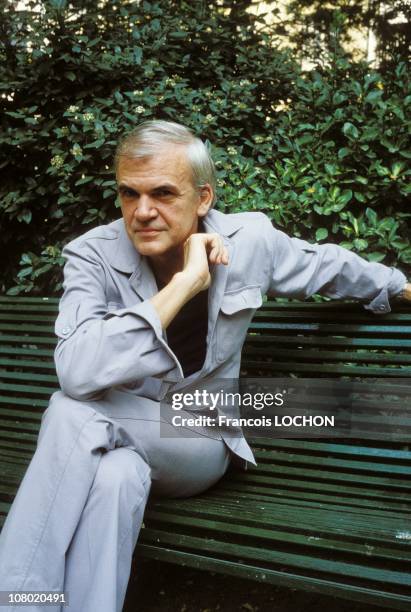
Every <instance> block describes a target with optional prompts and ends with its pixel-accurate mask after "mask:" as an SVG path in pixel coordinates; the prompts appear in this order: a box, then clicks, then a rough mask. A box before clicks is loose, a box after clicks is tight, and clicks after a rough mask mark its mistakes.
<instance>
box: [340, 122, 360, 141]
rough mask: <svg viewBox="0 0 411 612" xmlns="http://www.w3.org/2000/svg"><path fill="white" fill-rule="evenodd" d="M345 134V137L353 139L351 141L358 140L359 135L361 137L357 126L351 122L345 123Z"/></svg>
mask: <svg viewBox="0 0 411 612" xmlns="http://www.w3.org/2000/svg"><path fill="white" fill-rule="evenodd" d="M343 133H344V135H345V136H347V137H348V138H351V139H354V138H358V137H359V135H360V132H359V131H358V129H357V128H356V127H355V125H354V124H353V123H350V122H349V121H347V122H346V123H344V125H343Z"/></svg>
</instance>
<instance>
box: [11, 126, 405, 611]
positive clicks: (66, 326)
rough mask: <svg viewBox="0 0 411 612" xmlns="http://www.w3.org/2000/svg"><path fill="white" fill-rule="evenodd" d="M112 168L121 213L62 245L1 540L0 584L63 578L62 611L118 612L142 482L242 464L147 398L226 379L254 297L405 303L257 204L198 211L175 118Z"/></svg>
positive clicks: (208, 169) (395, 280)
mask: <svg viewBox="0 0 411 612" xmlns="http://www.w3.org/2000/svg"><path fill="white" fill-rule="evenodd" d="M116 173H117V181H118V191H119V196H120V201H121V207H122V214H123V218H122V219H120V220H118V221H115V222H114V223H111V224H110V225H107V226H102V227H99V228H96V229H93V230H91V231H89V232H87V233H86V234H85V235H83V236H80V238H78V239H76V240H74V241H73V242H71V243H70V244H69V245H68V246H67V247H66V249H65V251H64V255H65V257H66V258H67V263H66V266H65V282H64V289H65V290H64V295H63V297H62V300H61V303H60V314H59V317H58V319H57V322H56V334H57V336H58V338H59V342H58V346H57V349H56V354H55V359H56V368H57V373H58V377H59V381H60V385H61V391H59V392H57V393H56V394H54V395H53V397H52V399H51V402H50V405H49V407H48V409H47V410H46V412H45V414H44V416H43V419H42V426H41V431H40V435H39V440H38V447H37V450H36V453H35V455H34V457H33V460H32V462H31V464H30V466H29V468H28V470H27V473H26V475H25V477H24V480H23V482H22V484H21V487H20V489H19V492H18V494H17V496H16V499H15V502H14V504H13V506H12V509H11V510H10V513H9V517H8V519H7V522H6V524H5V526H4V528H3V532H2V538H1V551H0V590H8V591H10V590H11V591H27V590H38V591H63V590H64V591H66V592H67V593H68V597H69V604H70V606H69V609H72V610H74V611H75V612H95V611H96V610H99V612H115V611H120V610H121V609H122V605H123V601H124V596H125V592H126V587H127V582H128V578H129V572H130V564H131V558H132V553H133V549H134V546H135V543H136V541H137V537H138V533H139V529H140V526H141V523H142V519H143V513H144V508H145V504H146V501H147V498H148V495H149V492H150V490H151V491H152V492H153V493H155V494H157V495H166V496H175V497H179V496H189V495H194V494H196V493H199V492H200V491H203V490H205V489H207V488H208V487H209V486H211V485H212V484H213V483H215V482H216V481H217V480H218V479H219V478H221V476H222V475H223V474H224V472H225V471H226V469H227V467H228V465H229V463H230V461H231V460H232V459H234V460H235V461H237V462H238V463H241V462H243V464H244V463H246V462H247V461H251V462H254V458H253V455H252V452H251V450H250V448H249V446H248V444H247V442H246V441H245V439H244V438H242V437H230V436H229V435H228V434H229V432H227V431H223V430H218V429H217V430H216V429H215V428H214V429H213V430H212V429H211V428H209V429H207V428H206V427H205V428H202V429H198V430H197V431H195V432H194V434H193V432H189V434H190V435H188V436H184V435H183V434H184V432H183V431H181V432H177V431H176V428H173V427H172V425H171V424H170V414H171V409H170V411H167V407H166V408H165V409H164V410H162V411H161V414H160V409H159V405H160V404H159V402H160V400H162V399H164V398H165V397H166V395H167V394H168V393H169V392H170V391H174V390H178V389H187V388H188V387H190V386H193V385H200V384H201V383H202V381H207V380H208V381H212V380H213V379H216V378H236V377H237V376H238V373H239V367H240V355H241V347H242V344H243V341H244V338H245V335H246V331H247V327H248V324H249V322H250V320H251V318H252V316H253V314H254V311H255V309H256V308H258V307H259V306H260V305H261V303H262V296H263V295H264V294H265V293H268V294H271V295H274V296H290V297H300V298H304V297H307V296H309V295H312V294H313V293H315V292H322V293H323V294H325V295H328V296H330V297H333V298H343V297H351V298H357V299H362V300H366V301H368V302H369V303H368V305H367V306H366V308H368V309H370V310H372V311H374V312H388V311H389V309H390V307H389V301H388V300H389V298H391V297H394V296H398V295H402V297H404V298H406V299H411V286H410V285H409V284H406V279H405V277H404V275H403V274H402V273H401V272H399V271H398V270H395V269H392V268H388V267H386V266H383V265H381V264H378V263H369V262H366V261H364V260H363V259H361V258H360V257H358V256H356V255H355V254H353V253H351V252H349V251H347V250H345V249H342V248H340V247H338V246H335V245H311V244H309V243H307V242H304V241H302V240H299V239H296V238H289V237H288V236H286V235H285V234H284V233H282V232H280V231H278V230H275V229H274V228H273V227H272V225H271V223H270V221H269V220H268V219H267V217H265V216H264V215H262V214H260V213H245V214H238V215H223V214H221V213H219V212H217V211H214V210H212V209H211V208H212V204H213V202H214V199H215V175H214V168H213V163H212V160H211V158H210V156H209V153H208V151H207V149H206V147H205V146H204V144H203V143H202V142H201V141H200V140H199V139H197V138H195V137H194V136H193V134H192V133H191V132H190V131H189V130H188V129H187V128H185V127H184V126H181V125H178V124H174V123H170V122H164V121H153V122H146V123H144V124H142V125H140V126H139V127H138V128H137V129H136V130H134V131H133V132H132V133H131V134H129V135H128V136H126V137H125V138H124V139H123V141H122V142H121V143H120V145H119V147H118V150H117V154H116ZM180 414H181V413H180ZM160 421H161V422H162V428H163V429H162V431H164V430H165V431H166V432H167V430H168V431H169V433H170V435H163V436H160V433H159V429H160V428H159V422H160ZM10 609H11V608H10ZM29 609H30V610H42V607H41V606H30V607H29Z"/></svg>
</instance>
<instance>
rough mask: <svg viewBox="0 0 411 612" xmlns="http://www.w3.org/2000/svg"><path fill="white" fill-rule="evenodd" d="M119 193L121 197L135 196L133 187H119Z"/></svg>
mask: <svg viewBox="0 0 411 612" xmlns="http://www.w3.org/2000/svg"><path fill="white" fill-rule="evenodd" d="M120 195H122V196H123V198H135V197H136V195H137V194H136V192H135V191H134V189H127V188H123V189H120Z"/></svg>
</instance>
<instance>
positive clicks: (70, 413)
mask: <svg viewBox="0 0 411 612" xmlns="http://www.w3.org/2000/svg"><path fill="white" fill-rule="evenodd" d="M95 413H96V411H95V409H94V408H93V406H92V405H91V402H79V401H77V400H74V399H72V398H71V397H69V396H68V395H65V394H64V393H63V392H62V391H57V392H56V393H54V394H53V395H52V396H51V398H50V402H49V405H48V407H47V408H46V410H45V411H44V413H43V415H42V417H41V427H40V432H39V437H38V444H39V443H40V442H41V440H42V438H43V436H44V435H45V433H46V432H49V431H50V432H52V431H53V430H54V429H55V428H58V431H59V432H60V433H61V432H63V431H65V430H67V429H70V430H73V431H76V430H79V429H81V427H83V425H84V424H85V423H86V422H87V420H89V419H91V418H93V416H94V415H95Z"/></svg>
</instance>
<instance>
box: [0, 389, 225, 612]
mask: <svg viewBox="0 0 411 612" xmlns="http://www.w3.org/2000/svg"><path fill="white" fill-rule="evenodd" d="M180 414H181V413H180ZM162 415H163V413H162ZM161 420H163V416H161ZM166 420H168V419H166ZM165 427H169V428H172V426H171V425H167V424H166V425H165ZM176 429H179V428H176ZM176 429H174V428H173V431H172V430H171V429H170V432H171V433H172V434H173V435H174V437H162V436H160V406H159V403H158V402H155V401H153V400H149V399H146V398H141V397H140V398H139V397H136V396H134V395H132V394H129V393H123V392H120V391H111V392H110V393H109V394H108V395H107V396H106V397H105V398H104V399H102V400H99V401H90V402H79V401H76V400H73V399H71V398H69V397H67V396H66V395H64V394H63V393H62V392H61V391H59V392H57V393H55V394H54V395H53V396H52V398H51V401H50V404H49V407H48V408H47V410H46V412H45V413H44V415H43V418H42V425H41V429H40V434H39V438H38V444H37V450H36V452H35V454H34V456H33V459H32V461H31V463H30V465H29V467H28V469H27V472H26V474H25V476H24V479H23V481H22V483H21V485H20V488H19V490H18V493H17V495H16V498H15V500H14V503H13V505H12V507H11V509H10V512H9V515H8V517H7V520H6V523H5V525H4V527H3V530H2V533H1V537H0V590H2V591H29V590H32V591H63V590H64V591H66V592H67V594H68V598H69V606H65V607H62V608H60V607H59V606H57V607H56V606H41V605H31V606H25V607H24V608H23V607H20V606H19V607H18V609H21V610H23V609H24V610H26V611H33V612H34V611H36V612H40V611H41V612H47V611H49V610H60V609H61V611H62V612H63V611H64V610H71V611H73V612H96V611H98V612H120V611H121V609H122V606H123V603H124V598H125V593H126V589H127V583H128V580H129V576H130V567H131V560H132V554H133V550H134V547H135V545H136V542H137V538H138V534H139V531H140V528H141V524H142V520H143V514H144V509H145V506H146V502H147V498H148V495H149V493H150V490H151V491H152V492H153V493H154V494H156V495H160V496H169V497H187V496H191V495H195V494H197V493H200V492H201V491H204V490H205V489H207V488H208V487H210V486H211V485H213V484H214V483H215V482H216V481H218V480H219V479H220V478H221V476H222V475H223V474H224V472H225V471H226V470H227V468H228V465H229V463H230V458H231V453H230V451H229V450H228V448H227V446H226V445H225V443H224V442H223V440H222V439H217V438H211V437H208V436H207V435H204V433H203V434H198V435H197V436H194V435H193V432H191V433H190V434H189V435H190V436H191V437H184V434H183V432H182V434H181V436H180V437H178V435H179V434H178V433H177V431H176ZM0 609H1V610H5V611H7V612H13V610H15V609H16V607H4V608H3V607H2V608H0Z"/></svg>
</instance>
